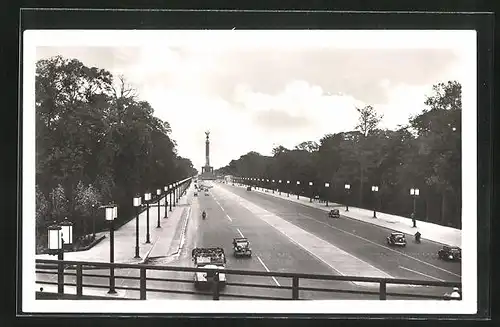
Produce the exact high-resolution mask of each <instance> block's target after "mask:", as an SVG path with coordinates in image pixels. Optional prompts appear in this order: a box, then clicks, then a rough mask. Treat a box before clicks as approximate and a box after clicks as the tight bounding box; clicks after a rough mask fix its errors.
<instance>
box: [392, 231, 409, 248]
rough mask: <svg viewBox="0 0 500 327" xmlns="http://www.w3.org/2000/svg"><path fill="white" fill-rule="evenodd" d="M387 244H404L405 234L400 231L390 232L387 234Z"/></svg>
mask: <svg viewBox="0 0 500 327" xmlns="http://www.w3.org/2000/svg"><path fill="white" fill-rule="evenodd" d="M387 244H389V245H397V246H406V237H405V234H404V233H401V232H392V233H391V235H389V236H387Z"/></svg>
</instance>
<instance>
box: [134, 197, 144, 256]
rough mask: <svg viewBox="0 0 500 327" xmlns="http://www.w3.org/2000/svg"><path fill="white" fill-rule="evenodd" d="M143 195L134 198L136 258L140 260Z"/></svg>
mask: <svg viewBox="0 0 500 327" xmlns="http://www.w3.org/2000/svg"><path fill="white" fill-rule="evenodd" d="M141 200H142V199H141V195H140V194H137V195H136V196H135V197H134V207H135V213H136V215H135V258H136V259H140V258H141V257H140V256H139V207H140V206H141V205H142V203H141V202H142V201H141Z"/></svg>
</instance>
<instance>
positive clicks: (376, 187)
mask: <svg viewBox="0 0 500 327" xmlns="http://www.w3.org/2000/svg"><path fill="white" fill-rule="evenodd" d="M372 192H373V198H374V199H375V200H376V198H377V195H376V194H377V192H378V186H376V185H372ZM375 202H376V201H375ZM373 218H377V209H376V203H374V204H373Z"/></svg>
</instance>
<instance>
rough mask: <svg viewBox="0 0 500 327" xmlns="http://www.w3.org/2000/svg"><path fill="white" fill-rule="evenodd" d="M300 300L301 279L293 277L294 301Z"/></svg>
mask: <svg viewBox="0 0 500 327" xmlns="http://www.w3.org/2000/svg"><path fill="white" fill-rule="evenodd" d="M298 299H299V277H297V276H294V277H292V300H298Z"/></svg>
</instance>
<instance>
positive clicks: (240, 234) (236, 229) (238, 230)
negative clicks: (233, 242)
mask: <svg viewBox="0 0 500 327" xmlns="http://www.w3.org/2000/svg"><path fill="white" fill-rule="evenodd" d="M236 230H237V231H238V233H240V235H241V237H243V238H245V236H244V235H243V233H242V232H241V231H240V229H239V228H236Z"/></svg>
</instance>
